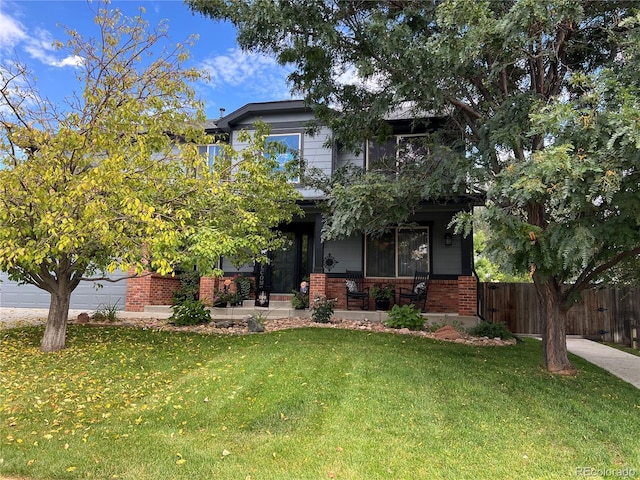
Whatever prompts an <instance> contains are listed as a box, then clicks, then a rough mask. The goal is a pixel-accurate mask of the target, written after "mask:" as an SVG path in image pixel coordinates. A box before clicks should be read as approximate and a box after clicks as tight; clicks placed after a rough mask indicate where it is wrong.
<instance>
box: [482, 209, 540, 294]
mask: <svg viewBox="0 0 640 480" xmlns="http://www.w3.org/2000/svg"><path fill="white" fill-rule="evenodd" d="M487 237H488V234H487V232H486V230H485V229H478V228H477V222H475V223H474V230H473V251H474V265H475V271H476V274H477V275H478V280H479V281H481V282H508V283H531V276H530V275H529V272H526V273H522V274H520V275H514V274H510V273H506V272H505V271H504V268H503V267H502V266H500V265H499V264H497V263H495V262H493V261H491V259H490V258H489V256H488V255H487V254H486V248H487Z"/></svg>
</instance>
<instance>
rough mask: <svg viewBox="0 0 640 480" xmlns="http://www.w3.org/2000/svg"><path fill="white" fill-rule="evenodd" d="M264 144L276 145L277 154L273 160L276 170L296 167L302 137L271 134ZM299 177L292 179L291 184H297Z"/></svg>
mask: <svg viewBox="0 0 640 480" xmlns="http://www.w3.org/2000/svg"><path fill="white" fill-rule="evenodd" d="M265 143H266V144H267V145H269V144H271V143H277V144H278V145H277V150H278V153H276V154H275V159H276V160H277V162H278V166H279V167H278V168H279V169H281V170H284V169H285V168H286V167H287V166H291V165H298V164H299V163H298V162H299V159H300V158H301V155H302V135H301V134H300V133H282V134H271V135H269V136H268V137H267V139H266V141H265ZM299 181H300V178H299V177H296V178H294V179H292V182H294V183H298V182H299Z"/></svg>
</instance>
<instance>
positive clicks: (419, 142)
mask: <svg viewBox="0 0 640 480" xmlns="http://www.w3.org/2000/svg"><path fill="white" fill-rule="evenodd" d="M426 141H427V137H426V136H425V135H424V134H415V135H414V134H412V135H394V136H392V137H390V138H388V139H387V141H386V142H385V143H376V142H373V141H369V142H367V168H368V169H384V170H388V171H392V172H393V171H395V172H397V171H399V170H400V169H401V168H402V166H403V165H407V164H412V163H416V162H419V161H420V160H422V159H423V158H424V157H425V155H427V154H428V153H429V148H428V146H427V143H426Z"/></svg>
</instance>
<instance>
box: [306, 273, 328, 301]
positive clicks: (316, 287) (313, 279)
mask: <svg viewBox="0 0 640 480" xmlns="http://www.w3.org/2000/svg"><path fill="white" fill-rule="evenodd" d="M309 284H310V285H309V302H310V303H313V299H314V298H315V297H326V296H327V274H326V273H312V274H311V275H310V278H309Z"/></svg>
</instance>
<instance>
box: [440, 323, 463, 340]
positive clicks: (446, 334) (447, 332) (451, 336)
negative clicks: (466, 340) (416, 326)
mask: <svg viewBox="0 0 640 480" xmlns="http://www.w3.org/2000/svg"><path fill="white" fill-rule="evenodd" d="M433 338H435V339H437V340H458V339H459V338H462V334H461V333H460V332H458V331H457V330H456V329H455V328H454V327H452V326H451V325H445V326H444V327H442V328H439V329H438V330H436V331H435V333H434V334H433Z"/></svg>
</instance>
